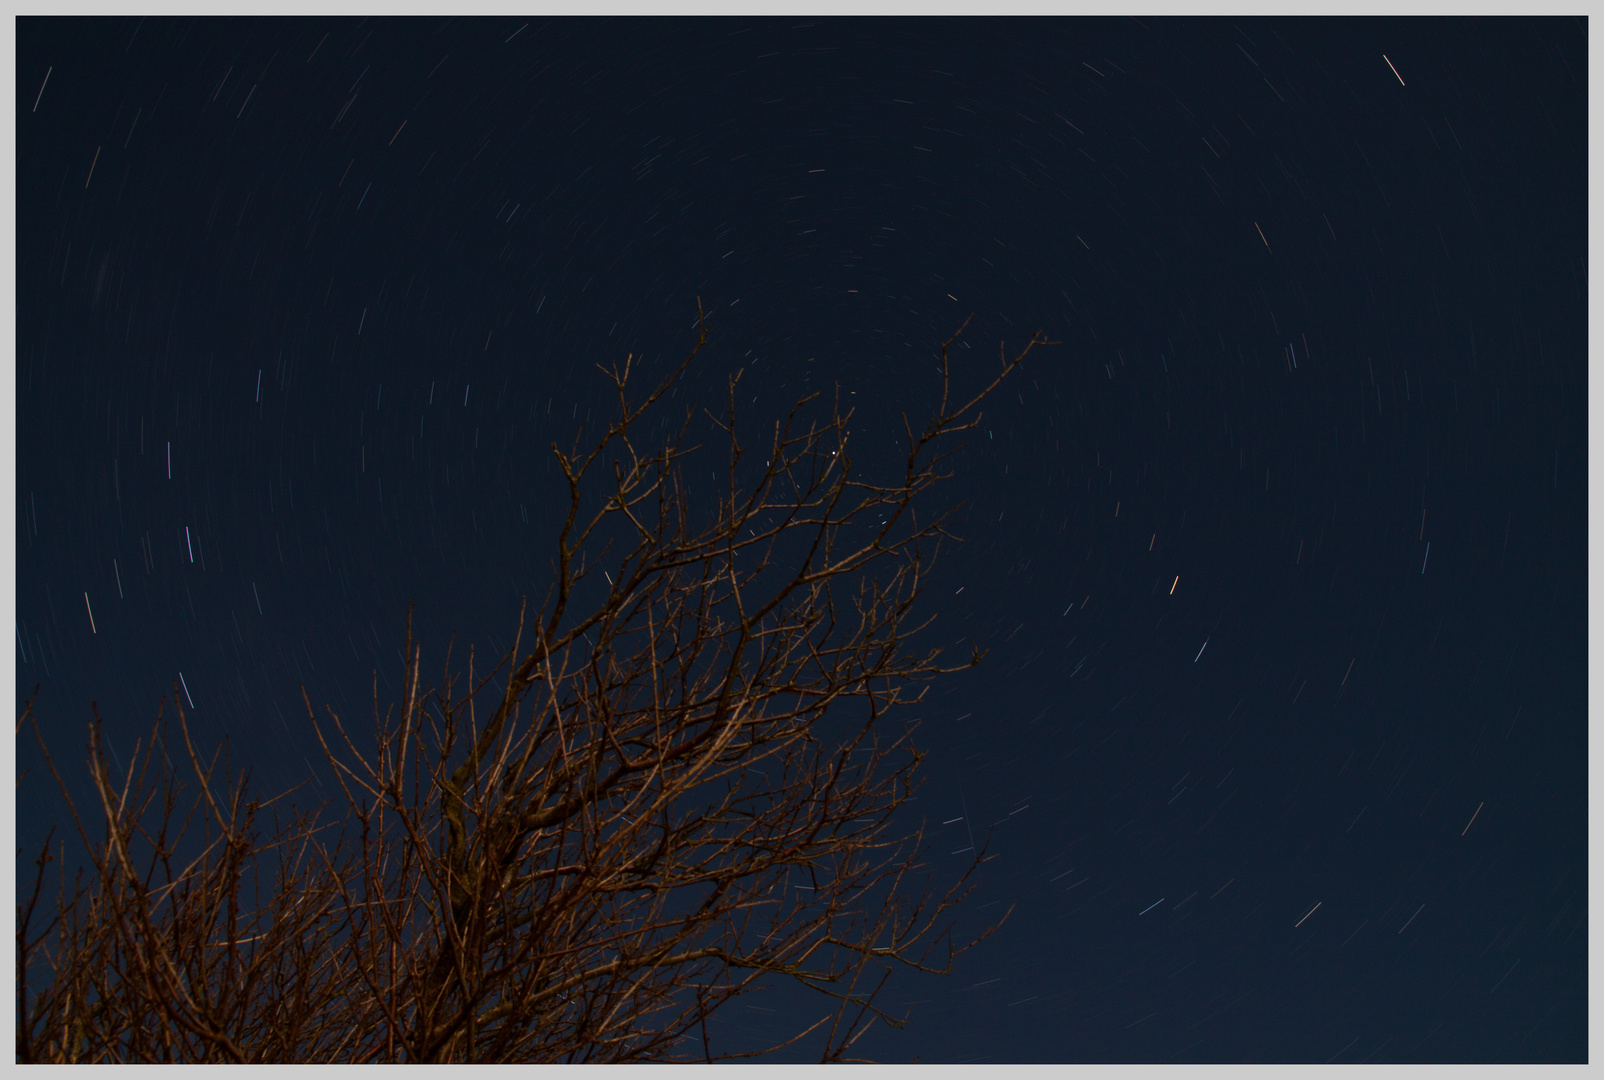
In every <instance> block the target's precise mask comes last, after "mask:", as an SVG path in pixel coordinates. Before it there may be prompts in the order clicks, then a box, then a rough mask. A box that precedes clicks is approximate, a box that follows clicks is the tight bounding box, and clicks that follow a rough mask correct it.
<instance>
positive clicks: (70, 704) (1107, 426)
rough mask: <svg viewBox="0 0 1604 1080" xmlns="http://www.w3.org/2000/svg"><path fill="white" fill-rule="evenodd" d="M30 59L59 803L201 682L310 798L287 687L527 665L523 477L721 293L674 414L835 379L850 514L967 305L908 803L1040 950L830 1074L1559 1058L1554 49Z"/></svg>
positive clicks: (45, 617)
mask: <svg viewBox="0 0 1604 1080" xmlns="http://www.w3.org/2000/svg"><path fill="white" fill-rule="evenodd" d="M17 56H18V59H17V246H18V251H17V302H18V318H17V401H18V468H17V507H18V516H17V521H18V530H17V649H18V652H17V693H18V696H19V699H20V698H22V697H26V696H27V695H28V694H29V693H31V692H32V690H33V688H34V686H35V685H37V686H38V687H39V699H38V700H39V711H40V714H41V716H42V717H43V718H44V721H45V724H46V727H47V730H49V731H50V732H52V733H53V738H54V739H55V741H56V743H57V744H58V750H59V751H61V756H63V757H67V758H72V757H73V756H74V755H73V754H72V753H71V751H72V749H73V748H75V747H76V746H78V745H79V744H80V742H81V732H82V730H83V729H82V726H81V725H82V724H83V722H84V721H85V720H86V719H87V716H88V708H89V702H90V700H91V699H94V700H97V701H98V702H99V704H100V707H101V709H102V711H103V713H104V714H105V715H106V717H107V722H108V730H109V731H110V733H111V735H112V740H113V745H114V747H117V746H120V747H122V748H123V749H125V750H126V749H127V748H128V747H129V746H131V745H132V740H133V738H134V737H135V733H136V732H139V731H142V730H144V729H146V728H147V727H148V724H149V723H150V721H151V720H152V718H153V717H154V714H155V709H156V705H157V701H158V699H159V698H160V696H161V695H162V694H163V693H165V692H168V690H169V688H170V685H171V683H172V681H173V680H174V679H175V678H177V677H178V675H179V674H180V673H182V675H183V680H184V682H183V686H184V691H185V692H187V693H188V694H189V696H190V697H191V698H192V699H193V704H194V710H193V717H194V723H195V724H196V725H197V726H198V727H199V729H200V731H201V733H202V735H203V737H205V738H210V739H214V740H215V739H218V738H221V737H223V736H227V737H228V738H229V740H230V743H231V747H232V753H233V756H234V759H235V760H236V761H238V762H246V763H249V764H250V765H251V766H252V768H253V770H254V775H255V780H256V783H257V785H258V786H259V787H260V788H262V789H264V790H268V789H276V788H282V787H284V786H287V785H289V784H292V783H295V782H298V781H299V780H300V779H302V778H303V777H304V776H305V774H306V771H307V768H308V766H307V764H306V761H307V759H313V760H315V759H316V754H315V751H314V749H313V744H312V743H311V739H310V733H309V730H308V727H307V725H306V723H305V721H304V711H303V710H302V709H301V708H300V705H299V702H300V687H301V686H302V685H304V686H305V687H306V689H307V692H308V693H309V695H310V696H311V698H312V700H313V701H314V702H329V703H331V704H333V705H334V706H335V707H336V708H338V709H341V710H344V711H356V710H360V708H361V706H362V702H363V701H364V699H365V698H366V696H367V695H368V694H369V692H370V691H369V687H370V681H371V679H372V672H373V670H374V669H375V667H377V669H378V671H379V674H380V689H381V691H383V690H384V689H385V688H386V686H387V685H389V683H393V682H394V681H395V679H396V676H397V674H398V672H399V670H400V660H399V651H398V650H399V645H400V641H401V636H402V633H403V629H404V620H405V615H406V608H407V605H408V604H409V603H414V602H415V603H416V604H417V606H418V618H419V624H420V627H421V632H422V635H423V638H424V641H425V646H426V649H428V648H430V647H431V646H432V647H433V649H434V651H435V655H437V656H439V655H440V654H441V653H443V647H444V643H445V641H446V639H447V638H448V637H449V636H450V635H451V634H456V635H457V636H458V637H459V639H461V640H470V639H471V640H473V641H476V642H479V643H481V645H490V646H499V647H502V648H504V647H505V646H506V645H507V644H508V643H509V641H510V637H511V632H512V630H513V628H514V622H515V618H516V611H517V607H518V604H519V600H520V597H521V596H522V595H523V594H525V593H528V594H531V595H532V597H534V598H538V597H539V596H540V595H541V594H542V593H543V591H544V586H545V583H546V574H547V572H548V565H549V552H550V551H551V550H552V545H553V540H554V536H555V524H556V523H555V522H554V519H553V512H552V510H551V507H552V506H553V499H554V498H555V497H557V496H558V495H560V494H561V492H560V489H559V488H558V486H557V485H556V482H555V473H554V470H553V469H552V468H551V466H550V464H549V458H550V455H549V451H548V449H547V447H548V446H549V444H550V442H551V441H552V440H553V439H556V440H559V441H562V442H564V443H566V442H567V441H568V440H569V439H571V438H572V435H573V433H574V430H575V429H576V427H577V426H578V425H580V424H581V423H584V422H586V421H587V420H589V421H590V422H591V423H592V424H594V423H595V422H596V420H597V419H598V418H599V417H600V416H601V415H602V411H603V410H605V408H606V407H607V396H606V393H605V384H604V383H603V382H602V380H601V378H600V376H599V375H598V374H597V373H596V371H595V369H594V367H593V364H595V363H596V362H604V363H611V362H613V361H615V360H618V359H621V358H622V356H623V355H624V354H625V353H627V352H634V353H636V354H637V355H644V357H645V358H646V362H647V363H648V365H652V364H663V363H666V362H667V361H668V360H669V359H672V358H677V357H679V356H681V355H683V353H684V351H685V350H686V349H687V348H688V347H689V345H690V344H691V341H692V328H691V327H692V323H693V321H694V318H695V305H696V298H697V297H698V296H700V297H701V298H702V301H703V303H704V304H706V305H707V307H708V308H709V310H710V311H712V312H714V315H713V328H714V329H713V338H712V345H711V347H710V348H709V350H708V351H707V352H706V353H704V354H703V357H702V358H701V359H700V360H699V362H698V364H697V365H696V367H695V368H694V369H693V370H692V372H691V373H690V377H689V378H690V381H689V383H688V390H687V391H682V393H691V394H700V395H705V396H707V397H708V398H711V397H712V396H713V395H714V394H715V393H716V392H717V389H718V387H720V386H722V384H723V380H724V378H725V376H726V375H727V374H728V373H729V372H730V371H732V370H734V369H735V368H736V367H742V368H743V369H744V375H743V382H742V386H743V388H750V390H751V394H752V397H753V400H752V401H751V402H743V405H744V406H745V407H747V408H748V413H747V415H748V417H749V418H750V419H751V420H752V421H754V422H755V423H756V422H763V421H765V420H766V419H767V418H769V417H771V416H772V415H773V413H774V411H775V410H778V409H779V408H781V406H782V405H783V404H785V403H788V402H789V400H790V399H792V398H794V397H796V396H798V395H800V394H802V393H805V392H808V391H809V390H812V389H822V388H828V387H829V386H830V385H832V384H835V383H839V384H840V385H841V387H842V389H843V394H844V395H846V396H849V397H851V398H852V400H854V401H855V402H856V403H857V404H858V407H859V410H860V414H859V415H860V417H861V419H860V421H859V423H858V424H857V425H856V426H855V429H854V438H855V440H856V442H857V445H858V453H859V462H860V465H861V466H862V467H863V468H865V469H869V470H873V469H874V468H875V467H876V462H877V460H884V462H885V463H886V464H887V465H889V464H890V463H891V461H892V457H891V454H892V451H893V450H894V443H893V441H892V437H893V434H894V432H893V429H892V426H891V419H892V418H893V417H895V416H896V415H897V414H898V413H900V412H902V411H904V410H906V411H909V412H911V413H913V414H915V415H918V414H920V413H922V412H924V411H925V410H928V408H929V407H930V403H931V400H932V394H933V392H934V390H935V387H936V383H935V371H934V368H933V363H932V357H933V355H934V352H935V346H936V343H937V342H939V341H940V340H941V339H942V338H943V337H945V336H947V335H948V334H950V333H951V332H952V331H953V330H954V329H956V328H957V326H958V324H959V323H960V322H961V321H962V320H963V318H964V317H965V316H967V315H969V314H970V313H971V312H973V313H974V315H975V319H974V322H973V323H972V324H971V327H970V329H969V331H968V333H967V335H966V341H967V343H968V345H970V346H972V350H970V351H965V350H963V349H960V350H959V355H960V356H961V357H962V358H963V359H964V361H965V362H966V363H970V362H972V365H973V367H972V370H979V369H982V368H986V367H989V365H991V364H993V363H995V357H996V351H995V350H996V348H997V343H998V341H999V340H1006V341H1007V342H1009V343H1010V344H1014V345H1017V344H1020V343H1022V342H1023V341H1024V340H1025V339H1026V338H1027V337H1028V336H1029V334H1030V333H1031V332H1032V331H1034V330H1037V329H1041V330H1045V331H1046V332H1047V333H1049V334H1050V335H1051V336H1052V337H1054V338H1055V339H1058V340H1060V341H1062V344H1061V345H1058V346H1056V347H1054V348H1052V349H1048V350H1043V351H1041V352H1039V353H1036V354H1033V355H1032V356H1031V357H1030V360H1029V361H1028V366H1027V367H1026V368H1025V369H1024V370H1023V371H1022V372H1021V373H1020V374H1019V376H1018V377H1017V378H1016V379H1014V380H1011V381H1010V382H1009V383H1008V384H1006V385H1005V387H1004V389H1003V391H1002V392H1000V394H999V396H998V397H997V399H996V400H995V401H994V402H993V403H992V405H991V406H990V407H989V409H988V411H987V414H986V420H985V422H984V424H983V425H982V427H981V428H980V429H979V430H977V431H976V432H974V433H973V434H972V436H971V437H970V438H969V440H968V448H967V450H966V451H965V452H964V453H963V454H962V455H960V456H959V457H958V458H957V459H956V460H955V465H956V475H955V477H954V478H953V480H952V482H951V483H950V485H949V486H948V488H947V495H948V497H949V498H950V499H952V500H963V501H964V502H965V503H966V506H967V508H966V510H965V512H964V517H963V524H962V527H961V529H960V532H961V533H962V535H963V536H964V538H965V540H966V543H965V544H964V545H963V546H962V547H959V548H952V547H949V548H947V549H946V550H945V551H944V552H943V560H942V562H941V564H940V566H939V569H938V571H937V573H936V574H935V576H934V577H933V579H932V581H931V586H930V590H931V591H930V594H929V599H930V610H931V611H932V612H934V613H936V614H938V615H939V618H938V621H937V623H936V625H935V627H934V629H933V630H932V631H931V637H930V639H929V640H930V641H931V642H932V643H938V642H939V643H944V644H945V643H951V642H955V641H957V640H958V639H960V638H969V637H973V638H975V639H978V640H979V641H980V643H981V644H982V645H984V646H986V647H989V648H990V649H991V653H990V656H989V658H988V660H987V661H986V663H985V664H983V665H982V666H981V667H980V668H978V669H976V670H975V671H973V672H969V673H966V674H963V675H960V676H956V677H953V678H952V679H950V680H949V681H947V682H945V683H943V684H941V685H940V686H939V687H938V688H937V689H936V691H935V692H934V693H933V695H932V697H931V698H930V699H929V705H928V707H927V708H926V709H924V710H923V712H922V714H921V718H922V720H923V725H922V736H921V741H922V743H923V745H924V746H925V747H926V748H927V749H928V751H929V753H930V756H929V758H928V760H927V770H926V775H927V777H928V780H929V782H928V785H927V787H926V788H925V789H924V791H923V792H922V793H921V796H920V801H919V802H918V803H916V804H914V806H915V807H918V808H921V809H922V812H923V815H924V817H925V818H926V819H927V821H928V824H929V826H930V828H931V833H932V855H931V862H932V865H933V866H934V867H935V868H936V872H937V873H938V875H939V874H948V873H951V872H954V871H956V869H958V867H959V866H960V864H962V862H963V860H964V859H965V858H966V856H964V855H952V854H950V852H952V851H954V850H958V849H962V848H964V847H966V846H967V845H968V842H969V836H970V833H971V831H972V832H973V834H974V835H975V836H976V837H979V836H982V835H983V834H984V833H985V832H986V831H987V830H991V831H992V836H993V841H992V851H994V852H995V853H996V854H997V855H998V858H996V859H994V860H993V861H991V862H990V863H988V864H987V865H986V867H985V869H984V872H983V874H982V877H981V884H980V887H979V890H978V891H977V892H976V894H975V895H974V896H973V897H972V899H971V901H970V904H969V907H968V909H967V910H966V912H965V914H964V915H963V916H962V918H961V919H960V928H961V929H969V930H973V929H975V928H978V927H980V926H981V925H982V924H983V923H984V922H985V921H986V920H987V919H989V918H992V917H994V916H996V915H997V914H999V913H1000V912H1002V911H1003V910H1005V909H1006V907H1007V906H1008V904H1010V903H1013V904H1016V905H1017V906H1016V907H1015V910H1014V913H1013V915H1012V917H1011V918H1010V919H1009V920H1008V922H1007V923H1006V925H1005V926H1004V928H1003V929H1002V930H1001V931H1000V932H999V933H998V934H997V935H996V936H994V937H993V938H991V939H990V940H989V941H987V942H986V943H985V944H984V945H983V946H982V947H980V948H978V949H976V950H975V951H974V952H973V953H971V954H969V955H967V956H966V957H965V958H964V959H963V960H962V961H961V962H960V964H959V967H958V970H957V971H956V973H955V974H954V975H952V976H951V977H949V978H946V979H924V978H902V979H899V980H894V981H893V983H892V985H891V987H890V988H889V989H888V990H887V995H888V997H887V999H886V1000H887V1001H889V1002H892V1003H893V1004H896V1005H898V1006H899V1007H900V1005H901V1003H902V1002H914V1004H912V1005H911V1006H909V1008H910V1010H911V1011H910V1016H911V1019H910V1023H909V1026H908V1028H907V1029H906V1030H905V1031H903V1032H900V1033H876V1034H874V1035H872V1036H871V1037H870V1038H868V1039H867V1040H866V1041H865V1043H864V1044H862V1045H863V1046H864V1048H865V1049H866V1051H867V1052H868V1053H869V1054H871V1055H873V1056H877V1057H881V1058H884V1059H888V1060H904V1061H905V1060H908V1059H909V1058H911V1057H913V1056H914V1055H916V1054H917V1055H919V1056H920V1058H921V1060H924V1061H990V1062H1023V1061H1100V1062H1188V1061H1300V1062H1324V1061H1327V1060H1331V1059H1334V1060H1336V1061H1338V1062H1358V1061H1361V1060H1368V1061H1371V1062H1389V1061H1390V1062H1417V1061H1499V1062H1513V1061H1580V1060H1584V1059H1585V1054H1586V1042H1585V1023H1586V967H1585V956H1586V947H1587V924H1586V912H1587V893H1586V837H1587V826H1586V811H1587V805H1586V798H1585V797H1586V777H1587V773H1586V750H1587V743H1586V726H1585V725H1586V711H1585V709H1586V705H1585V697H1586V694H1585V692H1586V683H1585V668H1584V663H1585V660H1584V651H1585V642H1586V621H1585V619H1586V615H1585V586H1586V563H1585V550H1586V548H1585V543H1586V531H1585V530H1586V516H1585V511H1586V501H1585V500H1586V490H1587V474H1586V469H1587V458H1586V452H1585V448H1586V439H1585V436H1586V427H1585V425H1586V413H1585V401H1586V392H1587V385H1586V351H1585V350H1586V322H1585V307H1584V304H1585V285H1586V276H1587V267H1586V261H1585V256H1586V206H1587V204H1586V190H1587V171H1586V170H1587V165H1586V161H1587V158H1586V153H1587V144H1586V106H1585V100H1586V99H1585V79H1586V72H1587V67H1588V61H1587V37H1586V26H1585V23H1584V22H1582V21H1580V20H1530V21H1528V20H1474V21H1461V20H1443V19H1433V20H1389V21H1383V22H1373V21H1353V20H1287V21H1257V20H1244V21H1237V22H1231V21H1216V20H1179V21H1170V20H1145V21H1140V22H1138V21H1134V20H1092V21H1083V20H1020V19H1009V20H999V21H981V20H968V19H963V20H901V21H894V20H863V21H843V20H830V19H818V18H814V19H808V18H791V19H744V18H743V19H719V20H673V21H647V20H617V21H588V20H551V19H533V20H526V19H522V18H491V19H479V20H455V21H451V22H444V23H443V22H442V21H441V20H429V19H403V20H372V19H367V20H361V19H350V20H337V21H324V22H319V21H307V20H299V21H295V20H253V19H229V20H171V21H170V20H157V19H148V20H143V21H141V20H139V19H135V18H130V19H98V20H97V19H80V20H71V21H53V20H41V19H23V20H20V22H19V25H18V34H17ZM877 455H879V458H877ZM169 470H170V474H169ZM960 589H961V590H962V591H959V590H960ZM91 611H92V613H93V619H94V624H95V625H94V627H93V629H92V628H91V625H90V612H91ZM35 756H36V755H34V754H33V753H32V751H30V750H29V744H28V743H26V742H23V743H19V762H20V764H21V765H22V766H24V767H28V766H30V765H36V764H37V762H36V761H35ZM18 799H19V801H18V808H19V815H18V817H19V820H18V833H19V842H21V843H23V844H24V845H26V844H28V842H29V841H30V839H33V838H37V837H38V836H40V835H42V832H43V829H44V828H45V827H46V826H47V824H48V820H49V818H50V817H51V815H52V814H53V813H54V812H55V803H54V802H53V801H52V799H51V797H50V791H49V789H48V787H47V786H46V783H45V781H44V780H43V778H42V777H41V776H40V775H39V774H38V773H31V774H30V775H29V777H28V778H27V779H25V780H24V781H23V784H22V786H21V788H20V789H19V796H18ZM953 819H959V820H956V821H955V822H953ZM942 822H952V823H949V824H946V825H943V824H942ZM914 823H915V822H914V821H913V820H912V819H910V824H914ZM777 1000H779V1001H781V1002H782V1003H786V1002H789V1001H790V1000H791V999H789V998H783V997H782V998H780V999H777ZM784 1007H785V1008H790V1007H791V1006H790V1005H789V1004H784ZM807 1007H808V1008H809V1009H812V1008H813V1004H812V1003H808V1005H807ZM773 1015H774V1014H764V1013H760V1012H757V1011H753V1010H745V1011H744V1012H741V1014H740V1015H735V1014H731V1016H730V1017H729V1018H728V1019H727V1020H726V1022H725V1023H726V1031H727V1037H728V1038H730V1039H732V1040H738V1039H740V1038H741V1037H742V1032H743V1030H744V1026H745V1025H750V1026H753V1027H761V1026H762V1025H763V1024H765V1023H769V1022H770V1021H771V1018H772V1016H773Z"/></svg>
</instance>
